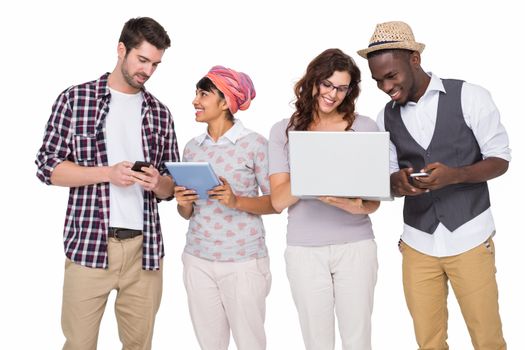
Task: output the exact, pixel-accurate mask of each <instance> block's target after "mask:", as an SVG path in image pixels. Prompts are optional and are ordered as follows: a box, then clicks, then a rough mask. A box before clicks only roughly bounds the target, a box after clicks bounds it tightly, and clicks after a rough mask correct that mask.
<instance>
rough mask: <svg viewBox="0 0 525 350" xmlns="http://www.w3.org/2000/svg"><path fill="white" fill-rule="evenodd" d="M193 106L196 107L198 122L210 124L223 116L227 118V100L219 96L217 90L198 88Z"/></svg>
mask: <svg viewBox="0 0 525 350" xmlns="http://www.w3.org/2000/svg"><path fill="white" fill-rule="evenodd" d="M193 107H195V120H196V121H198V122H201V123H208V124H209V123H210V122H213V121H217V120H220V119H221V118H225V119H227V115H228V105H227V103H226V100H225V99H223V98H221V97H220V96H219V94H218V91H217V90H213V89H212V90H211V91H206V90H203V89H199V88H198V89H197V90H196V91H195V98H194V99H193Z"/></svg>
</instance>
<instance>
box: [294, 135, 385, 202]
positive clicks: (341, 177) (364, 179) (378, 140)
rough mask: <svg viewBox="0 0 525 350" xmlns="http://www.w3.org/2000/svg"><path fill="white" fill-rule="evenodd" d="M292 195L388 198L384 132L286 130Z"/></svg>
mask: <svg viewBox="0 0 525 350" xmlns="http://www.w3.org/2000/svg"><path fill="white" fill-rule="evenodd" d="M288 137H289V152H290V153H289V154H290V181H291V190H292V195H294V196H297V197H301V198H309V197H318V196H334V197H350V198H363V199H369V200H392V199H393V197H392V196H391V194H390V170H389V156H390V152H389V141H390V136H389V133H388V132H355V131H290V132H289V134H288Z"/></svg>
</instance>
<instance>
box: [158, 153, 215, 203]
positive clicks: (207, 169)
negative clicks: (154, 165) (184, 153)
mask: <svg viewBox="0 0 525 350" xmlns="http://www.w3.org/2000/svg"><path fill="white" fill-rule="evenodd" d="M166 167H167V168H168V170H169V172H170V174H171V177H172V178H173V181H174V182H175V184H176V185H177V186H183V187H186V188H187V189H189V190H194V191H196V192H197V194H198V195H199V199H207V198H208V191H209V190H211V189H213V188H214V187H215V186H218V185H220V184H221V182H220V180H219V177H218V176H217V175H216V174H215V172H214V171H213V168H212V167H211V165H210V163H208V162H166Z"/></svg>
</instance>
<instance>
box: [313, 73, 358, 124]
mask: <svg viewBox="0 0 525 350" xmlns="http://www.w3.org/2000/svg"><path fill="white" fill-rule="evenodd" d="M351 79H352V78H351V77H350V73H348V72H347V71H335V72H334V74H332V75H331V76H330V77H328V78H326V79H324V80H322V81H321V82H320V83H319V86H318V87H316V88H314V91H313V94H314V95H315V94H316V93H317V92H318V91H319V95H318V96H317V107H318V114H319V117H326V116H332V115H335V114H337V113H338V112H337V107H338V106H339V105H340V104H341V103H342V102H343V100H344V99H345V97H346V96H347V94H348V88H349V86H350V82H351V81H352V80H351Z"/></svg>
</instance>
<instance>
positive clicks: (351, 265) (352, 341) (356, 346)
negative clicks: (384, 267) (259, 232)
mask: <svg viewBox="0 0 525 350" xmlns="http://www.w3.org/2000/svg"><path fill="white" fill-rule="evenodd" d="M285 259H286V272H287V274H288V280H289V282H290V288H291V290H292V296H293V299H294V302H295V306H296V307H297V312H298V313H299V321H300V323H301V331H302V334H303V340H304V344H305V347H306V349H307V350H332V349H334V346H335V345H334V344H335V329H334V328H335V316H334V308H335V313H336V315H337V321H338V324H339V333H340V335H341V342H342V345H343V350H350V349H351V350H370V349H371V316H372V308H373V304H374V288H375V285H376V281H377V246H376V243H375V241H374V240H373V239H371V240H364V241H359V242H354V243H346V244H338V245H328V246H321V247H304V246H288V247H287V248H286V252H285Z"/></svg>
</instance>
